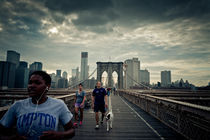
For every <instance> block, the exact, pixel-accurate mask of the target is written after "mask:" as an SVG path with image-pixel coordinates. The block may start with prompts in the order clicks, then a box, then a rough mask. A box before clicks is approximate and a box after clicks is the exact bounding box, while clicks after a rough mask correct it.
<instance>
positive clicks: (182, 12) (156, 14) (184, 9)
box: [44, 0, 210, 33]
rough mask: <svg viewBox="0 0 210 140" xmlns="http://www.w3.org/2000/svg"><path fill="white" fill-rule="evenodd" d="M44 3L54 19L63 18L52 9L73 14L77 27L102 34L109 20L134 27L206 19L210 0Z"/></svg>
mask: <svg viewBox="0 0 210 140" xmlns="http://www.w3.org/2000/svg"><path fill="white" fill-rule="evenodd" d="M44 5H45V6H46V7H47V8H48V9H50V11H51V13H52V17H54V20H55V21H58V22H62V21H63V20H64V18H63V19H62V17H60V18H59V17H58V16H56V15H55V14H53V13H54V12H60V13H62V14H63V17H64V16H65V15H68V14H72V13H75V14H77V15H78V18H77V19H74V20H72V22H73V23H74V25H75V26H76V27H77V28H78V29H80V30H91V31H93V32H95V31H96V30H97V29H98V30H102V33H103V32H104V33H106V32H109V31H111V30H110V29H107V27H105V26H104V29H102V27H101V25H107V24H108V23H110V24H112V26H115V25H118V26H124V27H128V28H136V27H138V26H139V25H141V26H144V25H145V24H148V23H149V24H153V23H160V22H168V21H172V20H175V19H178V18H180V19H189V18H193V19H194V20H198V21H200V22H207V21H209V18H208V17H210V0H200V1H197V0H46V1H45V2H44ZM88 26H89V27H88ZM96 32H99V31H96Z"/></svg>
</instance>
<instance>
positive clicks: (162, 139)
mask: <svg viewBox="0 0 210 140" xmlns="http://www.w3.org/2000/svg"><path fill="white" fill-rule="evenodd" d="M119 97H120V96H119ZM120 98H121V100H122V101H123V102H124V103H125V104H126V105H127V106H128V107H129V108H130V109H131V110H132V111H133V112H134V113H136V115H137V116H138V117H139V118H140V119H141V120H142V121H143V122H144V123H145V124H146V125H147V126H148V127H149V128H150V129H151V130H152V131H153V132H154V133H155V134H156V135H157V136H158V137H160V139H161V140H165V139H164V138H163V137H162V136H161V135H160V134H159V133H158V132H157V131H156V130H155V129H154V128H153V127H152V126H151V125H150V124H148V123H147V122H146V121H145V119H144V118H142V117H141V116H140V115H139V113H137V112H136V111H135V110H134V109H133V108H132V107H131V106H130V105H129V104H128V103H126V102H125V101H124V100H123V99H122V97H120Z"/></svg>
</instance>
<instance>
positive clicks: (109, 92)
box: [107, 88, 111, 96]
mask: <svg viewBox="0 0 210 140" xmlns="http://www.w3.org/2000/svg"><path fill="white" fill-rule="evenodd" d="M107 95H108V96H110V95H111V88H107Z"/></svg>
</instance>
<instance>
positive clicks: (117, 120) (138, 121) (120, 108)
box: [73, 95, 185, 140]
mask: <svg viewBox="0 0 210 140" xmlns="http://www.w3.org/2000/svg"><path fill="white" fill-rule="evenodd" d="M111 103H112V111H113V114H114V120H113V129H111V130H110V131H109V132H107V131H106V122H105V121H104V124H103V125H100V128H99V129H98V130H96V129H95V125H96V122H95V114H94V112H93V110H92V109H85V110H84V120H83V125H82V126H78V128H76V135H75V137H74V138H73V140H87V139H93V140H128V139H129V140H136V139H185V138H184V137H183V136H181V135H180V134H178V133H177V132H175V131H174V130H172V129H171V128H169V127H168V126H166V125H164V124H163V123H161V122H160V121H159V120H157V119H155V118H154V117H152V116H151V115H149V114H148V113H146V112H145V111H143V110H141V109H140V108H139V107H137V106H136V105H134V104H132V103H130V102H128V101H127V100H126V99H124V98H123V97H121V96H117V95H115V96H114V95H112V96H111ZM100 116H101V115H100Z"/></svg>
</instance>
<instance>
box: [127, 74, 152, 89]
mask: <svg viewBox="0 0 210 140" xmlns="http://www.w3.org/2000/svg"><path fill="white" fill-rule="evenodd" d="M123 71H124V72H125V73H126V75H127V76H128V78H130V79H131V80H133V81H134V82H136V83H137V84H138V85H140V86H143V87H146V88H147V89H150V90H151V89H152V88H151V87H149V86H146V85H144V84H142V83H139V82H137V81H136V80H135V79H133V78H132V77H131V76H130V75H129V74H128V73H127V72H126V70H123Z"/></svg>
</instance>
